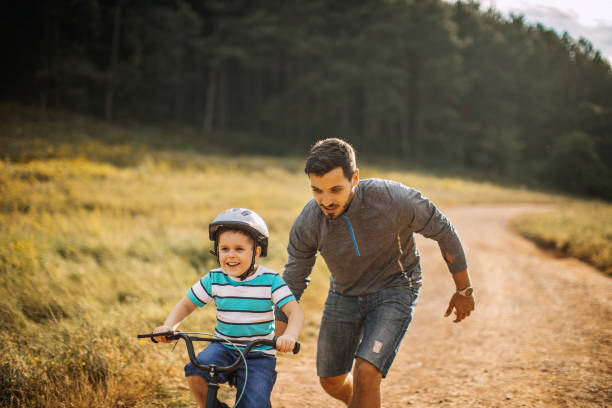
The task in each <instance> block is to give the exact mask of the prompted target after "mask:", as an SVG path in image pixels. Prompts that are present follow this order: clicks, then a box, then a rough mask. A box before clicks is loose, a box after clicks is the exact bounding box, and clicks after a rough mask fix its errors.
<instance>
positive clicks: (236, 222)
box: [208, 208, 268, 256]
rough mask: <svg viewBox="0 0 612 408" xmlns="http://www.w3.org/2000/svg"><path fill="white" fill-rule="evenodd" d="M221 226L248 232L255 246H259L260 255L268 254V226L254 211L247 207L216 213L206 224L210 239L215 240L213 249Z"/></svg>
mask: <svg viewBox="0 0 612 408" xmlns="http://www.w3.org/2000/svg"><path fill="white" fill-rule="evenodd" d="M223 228H231V229H239V230H244V231H246V232H248V233H249V234H250V235H251V236H252V237H253V239H254V240H255V246H256V247H257V246H260V247H261V255H260V256H266V255H267V254H268V227H267V226H266V223H265V222H264V220H263V218H261V217H260V216H259V215H257V213H256V212H255V211H252V210H249V209H247V208H232V209H229V210H225V211H223V212H222V213H221V214H219V215H217V216H216V217H215V219H214V220H213V221H212V222H211V223H210V225H209V226H208V234H209V237H210V240H211V241H214V242H215V251H216V249H217V248H216V247H217V239H218V234H219V230H220V229H223Z"/></svg>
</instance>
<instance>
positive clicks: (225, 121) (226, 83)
mask: <svg viewBox="0 0 612 408" xmlns="http://www.w3.org/2000/svg"><path fill="white" fill-rule="evenodd" d="M0 18H1V19H2V29H3V31H4V33H3V35H2V40H0V41H2V42H3V49H4V51H5V52H4V55H5V61H6V62H5V63H3V64H2V66H1V67H0V72H1V74H2V78H3V86H2V89H1V91H0V100H2V101H3V102H14V103H20V104H24V105H28V106H35V107H38V108H39V109H40V111H41V112H42V116H41V117H43V118H44V117H45V115H46V114H47V112H52V111H68V112H76V113H79V114H86V115H91V116H94V117H97V118H101V119H103V120H106V121H108V122H114V123H143V124H147V125H153V126H163V127H164V128H165V129H172V126H174V127H175V128H176V129H186V128H187V129H190V133H189V134H190V135H191V138H192V139H193V140H192V142H193V143H194V145H197V142H198V139H202V140H206V141H208V142H210V143H214V144H216V145H218V146H221V147H222V148H223V149H224V150H225V151H226V152H231V153H236V154H253V153H256V154H267V155H277V156H285V155H290V156H295V155H303V154H304V153H305V151H306V149H307V148H308V147H309V146H310V145H311V144H312V143H313V142H314V141H315V140H317V139H319V138H323V137H342V138H344V139H346V140H349V141H350V142H351V143H353V144H354V145H355V147H356V149H357V152H358V155H359V156H360V157H362V158H366V159H372V160H379V161H380V160H385V161H390V162H393V163H398V165H401V166H405V167H406V168H416V169H421V170H425V171H431V172H437V173H442V174H462V175H465V176H468V177H473V178H476V179H487V180H495V181H502V182H507V183H511V184H514V185H526V186H529V187H535V188H540V189H544V190H551V191H561V192H565V193H568V194H572V195H581V196H587V197H595V198H602V199H605V200H611V199H612V69H611V67H610V63H609V62H608V61H607V60H606V59H605V58H604V57H603V56H602V55H601V53H600V52H599V51H597V50H596V49H594V47H593V45H592V44H591V43H590V42H589V41H588V39H583V38H580V39H574V38H572V37H570V36H569V35H568V34H567V33H557V32H555V31H553V30H551V29H549V28H547V27H544V26H542V25H539V24H537V25H530V24H527V23H526V22H525V20H524V18H523V17H522V16H520V15H519V16H516V15H511V16H510V17H507V18H506V17H503V16H502V15H500V14H499V13H497V12H496V11H495V10H484V9H482V8H481V6H480V4H479V3H478V2H471V1H470V2H461V1H460V2H457V3H453V4H451V3H446V2H443V1H441V0H396V1H394V0H365V1H360V2H352V1H325V0H311V1H273V0H260V1H243V0H242V1H241V0H228V1H221V0H212V1H211V0H207V1H204V0H201V1H199V0H154V1H142V0H133V1H124V0H64V1H51V0H39V1H30V2H13V3H11V4H10V5H5V6H4V7H3V13H2V17H0ZM168 126H170V127H168ZM167 137H168V138H172V137H173V135H172V133H171V132H169V134H168V136H167Z"/></svg>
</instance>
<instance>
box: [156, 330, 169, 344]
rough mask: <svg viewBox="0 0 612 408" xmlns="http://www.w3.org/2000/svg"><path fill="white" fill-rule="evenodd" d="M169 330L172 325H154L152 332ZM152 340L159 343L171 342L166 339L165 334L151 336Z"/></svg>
mask: <svg viewBox="0 0 612 408" xmlns="http://www.w3.org/2000/svg"><path fill="white" fill-rule="evenodd" d="M169 331H172V327H168V326H159V327H156V328H155V330H153V333H164V332H169ZM153 340H155V341H157V342H160V343H171V341H170V340H168V339H167V338H166V336H159V337H153Z"/></svg>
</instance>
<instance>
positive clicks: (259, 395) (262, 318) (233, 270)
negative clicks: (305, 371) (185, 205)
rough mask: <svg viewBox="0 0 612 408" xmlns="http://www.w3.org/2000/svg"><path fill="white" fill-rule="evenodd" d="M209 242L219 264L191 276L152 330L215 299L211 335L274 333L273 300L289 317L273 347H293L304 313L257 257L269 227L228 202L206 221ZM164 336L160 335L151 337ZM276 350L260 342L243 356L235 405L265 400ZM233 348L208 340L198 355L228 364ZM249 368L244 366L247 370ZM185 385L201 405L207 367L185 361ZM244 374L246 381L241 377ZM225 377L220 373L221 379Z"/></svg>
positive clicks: (254, 405)
mask: <svg viewBox="0 0 612 408" xmlns="http://www.w3.org/2000/svg"><path fill="white" fill-rule="evenodd" d="M209 236H210V239H211V241H213V242H214V246H215V249H214V252H213V254H214V255H215V256H216V257H217V260H218V262H219V265H220V268H217V269H213V270H212V271H210V272H209V273H208V274H206V275H205V276H204V277H203V278H202V279H200V280H199V281H198V282H196V283H195V284H194V285H193V286H192V287H191V288H190V289H189V290H188V291H187V294H186V295H185V297H183V298H182V299H181V300H179V302H178V303H177V304H176V305H175V306H174V308H173V309H172V310H171V311H170V314H169V315H168V317H167V318H166V321H165V322H164V324H163V325H162V326H159V327H157V328H156V329H155V330H154V331H153V332H154V333H162V332H168V331H172V330H176V329H177V327H178V326H179V325H180V323H181V322H182V321H183V320H184V319H185V318H186V317H187V316H189V315H190V314H191V313H192V312H193V311H194V310H195V309H196V307H203V306H205V305H207V304H208V303H210V302H211V301H214V302H215V305H216V309H217V325H216V327H215V335H216V336H218V337H221V338H224V339H228V340H230V341H238V340H241V341H252V340H255V339H273V338H274V313H273V306H274V305H276V306H277V307H280V308H281V310H282V311H283V312H285V313H286V314H287V316H288V317H289V321H288V326H287V330H286V331H285V332H284V333H283V335H282V336H280V337H279V338H277V339H276V350H278V351H282V352H289V351H292V350H293V347H294V345H295V342H296V339H297V336H298V334H299V331H300V330H301V328H302V325H303V323H304V313H303V312H302V309H301V308H300V306H299V304H298V303H297V301H296V300H295V297H294V296H293V294H292V293H291V291H290V290H289V287H288V286H287V285H286V284H285V282H284V281H283V279H282V278H281V276H280V275H279V274H278V273H277V272H275V271H273V270H271V269H268V268H266V267H264V266H262V265H257V264H256V261H257V259H258V258H259V257H260V256H262V257H264V256H266V255H267V250H268V228H267V226H266V224H265V222H264V221H263V219H262V218H261V217H260V216H259V215H257V214H256V213H255V212H253V211H251V210H248V209H244V208H233V209H230V210H226V211H224V212H222V213H221V214H219V215H218V216H217V217H216V218H215V219H214V220H213V222H212V223H211V224H210V225H209ZM155 340H157V341H160V342H169V340H167V339H166V338H165V337H163V336H160V337H156V338H155ZM276 350H274V349H272V347H269V346H260V347H258V348H256V349H255V352H251V353H249V354H248V356H246V361H247V364H246V365H243V366H241V367H240V368H239V369H238V370H237V372H236V386H237V387H238V389H241V390H243V393H242V398H241V399H240V402H239V405H238V407H240V408H262V407H269V406H270V394H271V393H272V388H273V386H274V383H275V381H276V357H275V354H276ZM237 356H238V353H237V352H236V350H235V348H234V347H232V346H229V345H226V344H223V343H212V344H210V345H209V346H208V347H207V348H205V349H204V350H203V351H202V352H200V354H199V355H198V356H197V361H198V362H199V363H201V364H206V365H211V364H215V365H219V366H222V365H227V364H231V362H233V361H234V360H235V359H236V357H237ZM247 370H248V372H247ZM185 376H186V377H187V379H188V382H189V388H190V389H191V392H192V394H193V396H194V398H195V399H196V401H197V403H198V405H199V406H200V408H204V407H205V404H206V395H207V382H209V381H211V379H210V377H209V375H208V373H205V372H202V371H200V370H198V369H196V368H195V366H194V365H193V364H191V363H188V364H187V365H186V366H185ZM247 376H248V381H245V380H246V378H247ZM227 380H228V379H227V378H225V376H221V378H220V382H226V381H227Z"/></svg>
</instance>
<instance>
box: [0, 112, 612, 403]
mask: <svg viewBox="0 0 612 408" xmlns="http://www.w3.org/2000/svg"><path fill="white" fill-rule="evenodd" d="M13 110H15V108H13V107H7V106H0V118H2V119H4V120H3V121H0V122H1V124H0V126H2V129H0V131H1V132H0V149H1V150H0V153H1V155H2V157H3V159H4V160H3V161H0V353H1V355H2V356H3V359H2V362H0V406H3V407H48V406H73V407H108V406H126V407H127V406H141V407H142V406H155V407H183V406H188V405H189V404H190V402H189V398H188V394H187V391H186V390H185V389H184V387H183V388H181V385H179V384H183V379H182V365H183V363H184V361H185V359H186V356H185V352H184V350H182V349H181V347H177V350H176V351H175V352H174V353H169V350H168V348H167V347H165V346H156V345H153V344H151V343H149V342H139V341H137V340H136V338H135V335H136V333H139V332H147V331H150V330H151V329H152V328H154V327H156V326H157V325H159V324H160V323H161V322H163V320H164V319H165V317H166V315H167V313H168V312H169V310H170V309H171V307H172V306H173V305H174V304H175V303H176V301H177V300H178V299H179V298H180V297H182V296H183V295H184V293H185V291H186V290H187V288H188V287H189V286H190V285H191V284H193V283H194V282H195V281H196V280H197V279H199V277H201V276H202V275H203V274H205V273H206V272H207V271H208V270H209V269H210V268H212V267H213V266H215V259H214V258H213V257H212V256H211V255H210V254H209V252H208V251H209V249H210V248H211V247H210V242H209V241H208V232H207V226H208V223H209V222H210V221H211V220H212V219H213V218H214V216H215V215H217V214H218V213H219V212H221V211H222V210H225V209H227V208H231V207H238V206H240V207H248V208H252V209H254V210H256V211H257V212H258V213H259V214H260V215H262V217H263V218H264V219H265V220H266V222H267V223H268V227H269V229H270V249H269V256H268V257H267V258H264V259H263V260H262V263H263V264H265V265H266V266H268V267H270V268H272V269H275V270H278V271H281V270H282V267H283V264H284V262H285V260H286V253H285V248H286V244H287V237H288V234H289V229H290V227H291V224H292V222H293V220H294V219H295V217H296V216H297V214H298V213H299V211H300V210H301V208H302V207H303V205H304V204H305V203H306V202H307V201H308V200H309V199H310V198H311V197H310V193H309V188H308V182H307V179H306V177H305V175H304V174H303V173H302V165H303V161H302V158H269V157H234V156H227V155H226V156H223V155H220V154H212V153H206V152H207V149H206V148H202V150H201V151H203V152H204V153H197V152H196V150H195V149H193V148H192V145H189V146H188V147H186V148H184V149H181V148H180V147H181V142H180V141H181V140H190V137H191V136H192V135H184V136H180V135H179V137H178V138H177V139H174V140H173V141H163V140H162V139H163V137H165V136H166V135H160V134H159V131H149V130H146V129H145V130H143V129H142V128H130V127H122V126H110V125H106V124H104V123H100V122H97V121H95V120H91V119H87V118H80V117H76V116H66V115H59V116H58V117H57V118H53V117H52V118H51V119H50V120H49V121H48V122H44V121H41V120H40V118H38V117H37V116H36V115H35V114H34V113H31V112H29V111H24V110H20V109H17V110H16V111H15V112H14V114H12V113H11V112H12V111H13ZM149 133H151V134H149ZM148 138H151V139H153V140H154V143H152V144H151V145H147V144H146V143H145V142H146V140H147V139H148ZM204 145H205V144H201V145H200V146H204ZM361 175H362V177H384V178H391V179H395V180H398V181H401V182H404V183H406V184H408V185H411V186H415V187H417V188H419V189H420V190H421V191H423V193H424V194H425V195H427V196H428V197H430V198H431V199H433V200H434V201H435V202H436V203H437V204H439V205H441V206H448V205H471V204H475V203H508V202H514V203H531V202H538V203H548V204H553V203H555V202H558V201H559V200H560V198H559V197H555V196H551V195H546V194H540V193H536V192H530V191H527V190H523V189H507V188H501V187H498V186H494V185H491V184H486V183H475V182H469V181H464V180H460V179H453V178H446V179H444V178H436V177H431V176H427V175H423V174H418V173H414V172H401V171H390V170H385V169H382V168H379V167H376V166H368V165H367V163H364V164H363V166H362V168H361ZM562 200H564V201H563V202H568V203H569V202H572V201H571V200H569V199H562ZM602 209H603V210H602ZM601 214H607V215H605V216H603V218H598V220H599V221H597V222H598V223H599V224H602V225H604V224H605V225H608V226H609V225H610V222H609V220H610V206H607V205H603V204H602V205H601V207H597V208H594V209H593V217H583V215H582V214H581V213H580V211H576V212H574V213H570V216H572V217H575V218H577V219H582V218H585V219H586V218H593V219H594V217H595V216H596V215H601ZM606 223H607V224H606ZM546 228H547V227H544V229H546ZM607 231H608V232H607V234H608V235H607V240H608V241H605V242H604V245H603V247H604V249H606V248H607V250H608V253H609V249H610V248H609V239H610V235H609V228H608V230H607ZM582 235H583V236H586V235H585V234H582ZM606 242H607V246H606ZM604 252H605V251H604ZM327 275H328V272H327V269H326V267H325V265H324V263H323V262H321V261H320V260H319V261H318V262H317V264H316V266H315V270H314V272H313V279H312V283H311V288H310V289H309V290H308V291H306V293H305V295H304V297H303V300H302V307H303V308H304V309H305V311H306V316H307V321H306V326H305V329H304V331H303V333H302V339H303V340H305V341H308V339H309V338H312V337H313V336H315V335H316V333H317V330H318V324H319V319H320V312H321V310H322V303H323V301H324V297H323V296H322V295H321V294H323V293H326V291H327V282H328V279H327ZM213 325H214V309H213V308H207V309H204V310H202V311H198V313H194V315H193V316H190V317H189V319H188V320H187V321H186V322H185V323H184V325H183V326H182V328H183V329H186V330H198V331H202V330H204V331H210V330H212V328H213Z"/></svg>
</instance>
